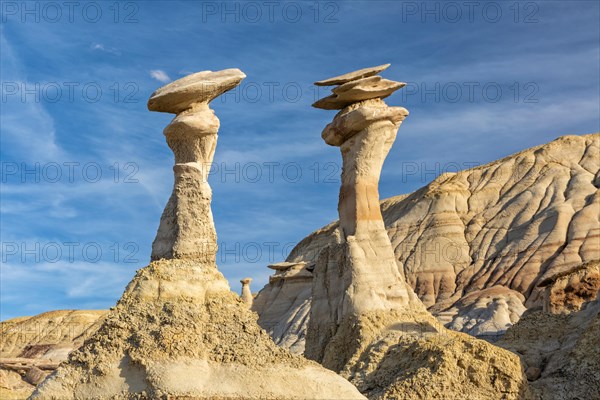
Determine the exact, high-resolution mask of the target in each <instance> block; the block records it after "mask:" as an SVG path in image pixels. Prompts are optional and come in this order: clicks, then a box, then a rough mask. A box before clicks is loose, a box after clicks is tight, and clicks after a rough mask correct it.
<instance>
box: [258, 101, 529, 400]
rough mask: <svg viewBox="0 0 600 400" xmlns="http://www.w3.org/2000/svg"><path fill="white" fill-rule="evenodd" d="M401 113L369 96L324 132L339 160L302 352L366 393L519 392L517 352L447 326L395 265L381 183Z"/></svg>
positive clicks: (476, 395)
mask: <svg viewBox="0 0 600 400" xmlns="http://www.w3.org/2000/svg"><path fill="white" fill-rule="evenodd" d="M407 115H408V112H407V111H406V110H405V109H404V108H402V107H388V106H387V105H386V104H385V103H384V102H383V101H382V100H381V99H379V98H377V99H369V100H364V101H360V102H356V103H352V104H350V105H349V106H347V107H345V108H344V109H342V111H341V112H339V113H338V114H337V115H336V116H335V118H334V120H333V121H332V123H330V124H329V125H328V126H327V127H326V128H325V130H324V131H323V134H322V137H323V138H324V140H325V142H326V143H328V144H330V145H334V146H339V147H340V150H341V154H342V159H343V168H342V177H341V181H342V184H341V188H340V196H339V202H338V213H339V216H340V220H339V225H338V226H337V228H336V230H335V234H334V237H335V240H334V243H332V244H330V245H329V246H328V247H326V248H324V249H322V250H321V251H320V253H319V255H318V258H317V260H316V266H315V267H314V269H313V271H314V278H313V282H312V299H311V305H310V318H309V320H308V328H307V330H306V348H305V352H304V354H305V355H306V357H308V358H310V359H314V360H317V361H319V362H321V363H322V364H323V365H324V366H326V367H327V368H329V369H332V370H334V371H337V372H339V373H340V375H342V376H344V377H346V378H348V380H350V381H351V382H352V383H353V384H354V385H356V386H357V387H358V388H359V389H360V391H361V392H362V393H363V394H365V395H366V396H367V397H368V398H370V399H392V398H394V399H396V398H402V399H422V398H458V397H460V396H464V393H465V392H466V393H469V397H470V398H473V399H489V398H500V396H502V397H503V398H505V399H515V400H516V399H522V398H525V396H527V380H526V378H525V376H524V373H523V370H522V367H521V364H520V360H519V359H518V357H517V356H515V355H514V354H511V353H510V352H508V351H505V350H502V349H500V348H496V347H494V346H492V345H491V344H489V343H487V342H484V341H478V340H476V339H473V338H472V337H470V336H467V335H464V334H458V333H454V332H452V331H449V330H446V329H445V328H444V327H443V326H441V324H439V323H438V322H437V321H436V320H435V318H434V317H433V316H432V315H431V314H429V313H428V312H427V311H426V309H425V307H424V305H423V304H422V302H421V301H420V300H419V299H418V297H417V296H416V294H415V293H414V291H413V289H412V288H411V287H410V286H409V285H408V283H407V282H406V280H405V279H404V276H403V274H402V273H401V271H400V270H399V269H398V266H397V265H396V259H395V255H394V249H393V248H392V244H391V242H390V239H389V236H388V235H387V232H386V229H385V225H384V222H383V218H382V214H381V210H380V207H379V192H378V183H379V176H380V173H381V168H382V166H383V162H384V160H385V157H386V156H387V154H388V152H389V150H390V148H391V146H392V144H393V142H394V140H395V138H396V134H397V131H398V128H399V126H400V124H401V122H402V120H403V119H404V118H405V117H406V116H407ZM271 292H273V291H271ZM257 302H258V299H257ZM304 308H305V307H304V306H302V305H301V309H304Z"/></svg>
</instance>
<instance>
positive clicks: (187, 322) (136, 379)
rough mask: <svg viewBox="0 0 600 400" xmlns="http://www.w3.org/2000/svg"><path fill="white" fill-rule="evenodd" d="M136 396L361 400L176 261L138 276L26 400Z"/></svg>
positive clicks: (211, 274)
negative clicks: (278, 343) (95, 327)
mask: <svg viewBox="0 0 600 400" xmlns="http://www.w3.org/2000/svg"><path fill="white" fill-rule="evenodd" d="M136 396H138V397H140V398H152V399H162V398H208V399H237V398H240V399H241V398H244V399H264V398H281V399H305V398H349V399H350V398H363V397H362V396H361V395H360V394H359V393H358V391H356V389H355V388H354V387H353V386H352V385H351V384H349V383H348V382H347V381H345V380H344V379H342V378H340V377H339V376H337V375H335V374H334V373H333V372H331V371H327V370H325V369H324V368H322V367H320V366H319V365H318V364H316V363H312V362H310V361H308V360H306V359H303V358H301V357H298V356H292V355H291V354H289V353H288V352H287V351H286V350H284V349H282V348H280V347H278V346H276V345H275V344H274V343H273V342H272V340H271V339H270V337H269V336H268V335H267V334H266V333H265V332H264V331H263V330H262V329H261V328H260V327H259V326H258V324H257V323H256V315H255V314H254V313H253V312H251V311H250V310H248V307H247V306H246V305H245V304H244V303H243V302H242V301H241V300H240V299H239V296H237V295H236V294H235V293H233V292H231V291H230V290H229V286H228V284H227V281H226V280H225V278H224V277H223V276H222V275H221V273H220V272H218V270H217V269H216V268H215V267H214V266H209V265H203V264H201V263H198V262H196V261H193V260H177V259H172V260H159V261H154V262H152V263H151V264H150V265H149V266H147V267H145V268H143V269H141V270H139V271H138V273H137V274H136V277H135V278H134V279H133V280H132V282H131V283H130V284H129V285H128V287H127V289H126V291H125V293H124V294H123V296H122V297H121V299H120V300H119V302H118V304H117V306H116V307H115V308H114V309H113V310H112V311H110V312H109V314H108V315H107V317H106V320H105V321H104V323H103V324H102V326H101V327H100V329H99V330H98V332H97V333H96V334H95V335H94V336H93V337H92V338H91V340H89V341H87V342H86V343H85V345H84V346H83V347H81V348H80V349H79V350H76V351H74V352H73V353H71V355H70V356H69V362H68V363H67V364H63V365H62V366H61V367H60V368H59V369H58V370H57V371H55V373H54V374H53V375H51V377H50V378H49V379H48V380H46V381H44V382H43V383H42V384H41V385H40V386H39V387H38V388H37V390H36V392H35V393H34V395H33V398H34V399H51V398H60V399H75V398H76V399H80V398H88V399H91V398H136ZM168 396H171V397H168ZM186 396H188V397H186Z"/></svg>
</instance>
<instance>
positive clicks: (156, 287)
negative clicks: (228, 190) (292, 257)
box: [32, 69, 364, 400]
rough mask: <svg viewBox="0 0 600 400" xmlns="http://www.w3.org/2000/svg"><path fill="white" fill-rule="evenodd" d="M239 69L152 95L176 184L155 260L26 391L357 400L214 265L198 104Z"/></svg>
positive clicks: (213, 121)
mask: <svg viewBox="0 0 600 400" xmlns="http://www.w3.org/2000/svg"><path fill="white" fill-rule="evenodd" d="M244 77H245V75H244V74H243V73H242V72H241V71H239V70H237V69H233V70H224V71H219V72H210V71H205V72H200V73H197V74H193V75H190V76H188V77H185V78H182V79H180V80H179V81H175V82H173V83H171V84H169V85H167V86H165V87H163V88H161V89H159V90H157V91H156V92H155V93H154V94H153V95H152V97H151V98H150V100H149V102H148V107H149V109H150V110H153V111H162V112H171V113H175V114H177V116H176V117H175V118H174V119H173V121H172V122H171V123H170V124H169V125H168V126H167V127H166V128H165V130H164V134H165V136H166V139H167V143H168V145H169V147H170V148H171V149H172V150H173V153H174V154H175V166H174V168H173V170H174V174H175V184H174V188H173V193H172V195H171V198H170V199H169V202H168V204H167V206H166V207H165V211H164V212H163V214H162V217H161V221H160V226H159V228H158V232H157V235H156V239H155V240H154V243H153V246H152V259H153V261H152V262H151V263H150V265H148V266H147V267H145V268H142V269H140V270H139V271H138V272H137V274H136V276H135V277H134V278H133V280H132V281H131V282H130V283H129V285H128V286H127V289H126V290H125V293H124V294H123V296H122V297H121V299H120V300H119V302H118V303H117V305H116V307H114V308H113V309H111V310H110V311H109V312H108V314H107V315H106V317H105V319H104V321H103V323H102V325H101V326H100V327H99V329H98V331H96V332H95V333H94V334H93V335H92V336H91V338H90V339H89V340H88V341H86V343H85V344H84V345H83V346H82V347H81V348H79V349H78V350H76V351H74V352H72V353H71V354H70V355H69V358H68V362H67V363H65V364H62V365H61V366H60V367H59V368H58V369H57V370H56V371H55V372H54V373H53V374H52V375H50V376H49V377H48V378H47V379H46V380H45V381H44V382H42V383H41V384H40V385H39V386H38V387H37V389H36V391H35V392H34V393H33V395H32V398H33V399H132V398H139V399H175V398H180V399H191V398H193V399H211V400H221V399H222V400H225V399H265V398H277V399H316V398H328V399H364V396H362V395H361V394H360V393H359V392H358V390H357V389H356V388H355V387H354V386H352V385H351V384H350V383H349V382H348V381H347V380H345V379H343V378H342V377H340V376H338V375H336V374H335V373H333V372H332V371H329V370H326V369H325V368H323V367H322V366H320V365H318V364H317V363H315V362H311V361H308V360H306V359H304V358H302V357H299V356H294V355H292V354H290V353H289V352H288V351H287V350H285V349H283V348H281V347H278V346H277V345H276V344H275V343H273V341H272V340H271V338H270V337H269V336H268V335H267V333H266V332H265V331H264V330H262V329H261V328H260V327H259V325H258V324H257V316H256V314H255V313H253V312H252V311H251V310H250V309H249V305H250V304H248V302H244V301H243V299H242V298H240V297H239V296H238V295H237V294H235V293H233V292H231V290H230V288H229V285H228V283H227V281H226V280H225V278H224V277H223V275H222V274H221V273H220V272H219V270H218V269H217V265H216V256H215V255H216V250H217V246H216V243H217V242H216V240H217V237H216V232H215V227H214V223H213V219H212V212H211V191H210V186H209V185H208V182H207V181H206V178H207V177H208V170H207V168H208V165H209V163H210V161H212V157H213V155H214V152H215V148H216V142H217V130H218V127H219V121H218V119H217V117H216V116H215V115H214V112H213V111H212V110H211V109H210V108H209V106H208V103H209V102H210V100H212V99H214V98H215V97H216V96H218V95H220V94H221V93H223V92H224V91H226V90H229V89H231V88H233V87H235V86H236V85H237V84H238V83H239V82H240V81H241V80H242V79H243V78H244ZM245 282H246V285H247V284H248V283H249V282H247V281H245ZM248 292H249V288H247V290H245V291H244V297H245V298H246V300H250V299H248V297H251V293H248ZM248 295H249V296H248Z"/></svg>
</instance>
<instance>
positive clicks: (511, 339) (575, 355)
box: [497, 300, 600, 400]
mask: <svg viewBox="0 0 600 400" xmlns="http://www.w3.org/2000/svg"><path fill="white" fill-rule="evenodd" d="M497 344H498V345H499V346H502V347H504V348H506V349H508V350H511V351H513V352H515V353H517V354H519V355H520V356H521V359H522V360H523V364H524V366H525V367H526V373H527V376H528V379H529V380H530V381H531V382H530V386H531V388H532V391H533V393H534V395H535V398H536V399H540V400H543V399H597V398H598V396H599V393H600V300H596V301H594V302H590V303H587V304H584V305H583V306H582V309H581V311H578V312H574V313H572V314H551V313H548V312H546V311H542V310H538V311H533V312H527V313H526V314H524V315H523V317H522V318H521V320H520V321H519V322H517V323H516V324H515V325H513V326H512V327H511V328H510V329H509V330H508V331H507V332H506V334H505V335H504V337H503V338H502V339H501V340H500V341H498V342H497Z"/></svg>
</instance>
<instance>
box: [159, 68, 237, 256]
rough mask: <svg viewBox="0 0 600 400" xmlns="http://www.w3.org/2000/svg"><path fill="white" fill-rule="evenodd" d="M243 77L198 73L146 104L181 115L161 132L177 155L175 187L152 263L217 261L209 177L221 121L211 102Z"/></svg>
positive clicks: (234, 72) (231, 72) (227, 72)
mask: <svg viewBox="0 0 600 400" xmlns="http://www.w3.org/2000/svg"><path fill="white" fill-rule="evenodd" d="M245 77H246V75H245V74H244V73H243V72H242V71H240V70H239V69H237V68H232V69H225V70H222V71H216V72H211V71H203V72H197V73H195V74H192V75H189V76H186V77H184V78H181V79H179V80H176V81H175V82H172V83H170V84H168V85H166V86H163V87H161V88H160V89H158V90H157V91H156V92H154V93H153V94H152V96H151V97H150V99H149V100H148V109H149V110H150V111H159V112H168V113H173V114H177V115H176V117H175V118H174V119H173V121H171V123H170V124H169V125H167V127H166V128H165V129H164V131H163V133H164V135H165V137H166V138H167V144H168V145H169V147H170V148H171V150H173V153H174V154H175V166H174V167H173V171H174V173H175V184H174V187H173V193H172V194H171V198H170V199H169V202H168V203H167V205H166V207H165V210H164V212H163V214H162V217H161V219H160V226H159V228H158V232H157V234H156V238H155V239H154V243H152V259H153V260H158V259H161V258H166V259H170V258H194V259H199V258H200V259H202V260H203V261H208V262H211V261H213V262H214V260H215V256H216V253H217V234H216V232H215V225H214V222H213V217H212V212H211V209H210V202H211V199H212V191H211V189H210V185H209V184H208V181H207V179H208V173H209V170H210V164H211V163H212V161H213V157H214V154H215V149H216V147H217V132H218V131H219V119H218V118H217V116H216V115H215V113H214V111H213V110H211V109H210V108H209V103H210V102H211V101H212V100H213V99H215V98H216V97H217V96H219V95H221V94H223V93H224V92H226V91H228V90H231V89H233V88H234V87H236V86H237V85H239V83H240V82H241V81H242V79H244V78H245Z"/></svg>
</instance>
